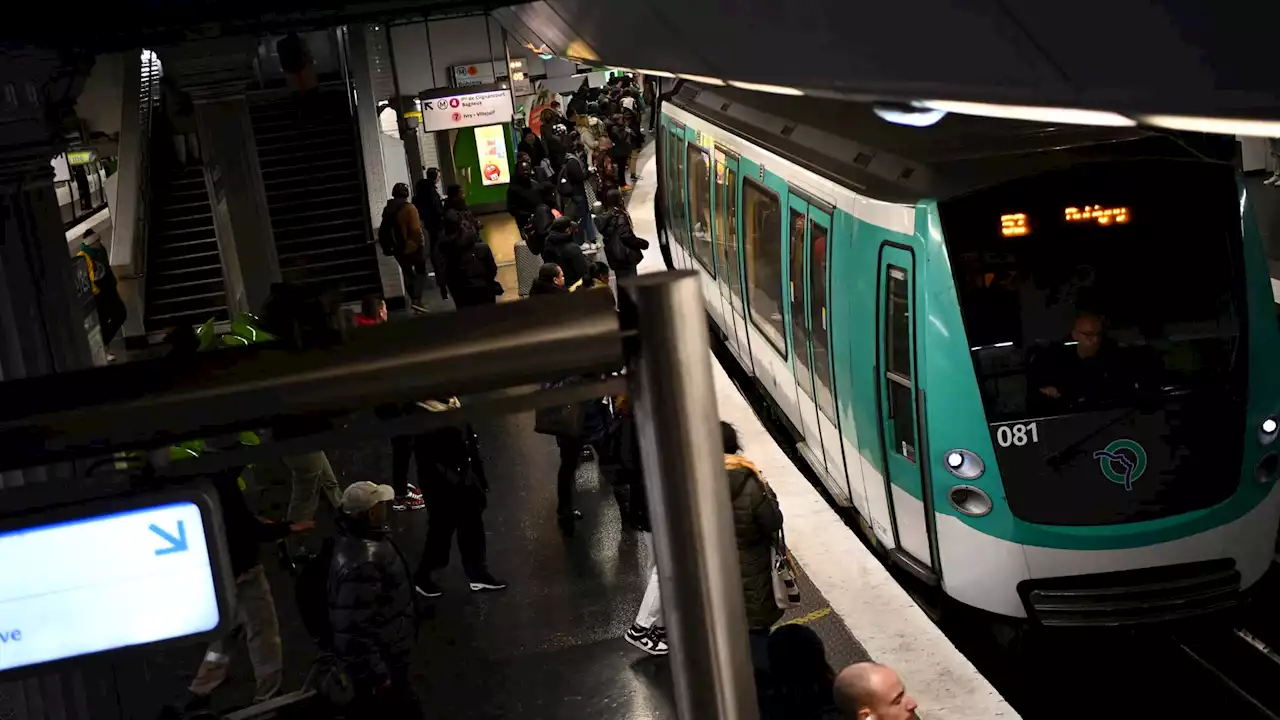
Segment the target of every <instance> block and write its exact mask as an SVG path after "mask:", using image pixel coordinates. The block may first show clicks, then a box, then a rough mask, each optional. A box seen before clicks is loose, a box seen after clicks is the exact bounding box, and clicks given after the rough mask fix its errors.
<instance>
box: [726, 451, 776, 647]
mask: <svg viewBox="0 0 1280 720" xmlns="http://www.w3.org/2000/svg"><path fill="white" fill-rule="evenodd" d="M725 478H726V480H727V482H728V483H729V497H730V498H732V500H733V531H734V535H735V537H736V538H737V541H738V569H739V570H740V571H741V573H742V599H743V601H744V602H745V603H746V606H747V628H748V629H750V630H761V629H767V628H769V627H771V626H772V625H773V624H774V623H776V622H777V621H778V619H779V618H781V617H782V610H780V609H779V608H778V604H777V601H775V600H774V598H773V572H772V564H773V560H772V557H771V555H770V552H769V550H770V548H771V547H772V544H773V537H774V533H777V532H778V531H779V530H781V529H782V509H781V508H780V507H778V500H777V498H775V497H774V496H773V491H771V490H769V489H768V488H766V487H765V484H764V482H763V481H761V480H760V475H759V471H757V470H756V469H755V466H754V465H752V464H751V463H750V462H749V461H748V460H746V459H745V458H743V457H741V456H738V455H725Z"/></svg>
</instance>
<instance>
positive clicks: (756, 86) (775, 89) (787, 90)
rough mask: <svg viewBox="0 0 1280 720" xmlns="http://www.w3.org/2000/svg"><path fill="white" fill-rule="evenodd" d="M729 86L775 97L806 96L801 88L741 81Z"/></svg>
mask: <svg viewBox="0 0 1280 720" xmlns="http://www.w3.org/2000/svg"><path fill="white" fill-rule="evenodd" d="M729 84H730V85H732V86H734V87H736V88H739V89H741V90H751V91H753V92H763V93H773V94H774V95H797V96H799V95H804V91H803V90H801V89H800V88H793V87H787V86H786V85H769V84H768V83H753V82H742V81H740V80H730V81H729Z"/></svg>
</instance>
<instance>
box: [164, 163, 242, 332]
mask: <svg viewBox="0 0 1280 720" xmlns="http://www.w3.org/2000/svg"><path fill="white" fill-rule="evenodd" d="M164 139H167V138H164ZM156 155H159V153H156ZM153 167H154V169H155V174H154V175H153V176H152V177H151V179H150V180H151V187H152V188H153V190H152V192H153V199H152V206H151V227H150V231H149V233H148V238H147V293H146V313H145V323H144V326H145V328H146V331H147V333H148V334H150V333H154V332H160V331H163V330H165V329H168V328H173V327H177V326H179V325H200V324H202V323H204V322H205V321H206V320H209V319H210V318H213V319H214V320H226V319H227V294H226V287H225V285H224V282H223V276H222V258H221V255H219V253H218V238H217V235H216V234H215V232H214V228H213V208H212V207H211V206H210V204H209V193H208V190H207V189H206V187H205V179H204V170H203V168H201V167H199V166H193V167H189V168H185V169H183V168H179V167H173V166H168V164H166V163H157V164H156V165H154V166H153Z"/></svg>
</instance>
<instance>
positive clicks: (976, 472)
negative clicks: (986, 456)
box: [942, 450, 987, 480]
mask: <svg viewBox="0 0 1280 720" xmlns="http://www.w3.org/2000/svg"><path fill="white" fill-rule="evenodd" d="M942 462H943V464H944V465H946V466H947V471H948V472H950V473H951V474H952V475H955V476H956V477H958V478H960V479H961V480H975V479H977V478H979V477H982V473H983V472H985V471H986V469H987V468H986V466H985V465H983V464H982V458H980V457H978V456H977V455H974V454H973V453H971V452H969V451H968V450H948V451H947V454H946V455H943V456H942Z"/></svg>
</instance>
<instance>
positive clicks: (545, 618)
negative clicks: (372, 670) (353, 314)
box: [122, 146, 1017, 720]
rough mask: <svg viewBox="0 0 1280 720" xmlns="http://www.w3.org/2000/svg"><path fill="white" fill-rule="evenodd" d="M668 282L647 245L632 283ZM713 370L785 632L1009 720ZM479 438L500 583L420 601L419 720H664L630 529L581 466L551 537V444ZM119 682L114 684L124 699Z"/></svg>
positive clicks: (246, 694) (642, 191)
mask: <svg viewBox="0 0 1280 720" xmlns="http://www.w3.org/2000/svg"><path fill="white" fill-rule="evenodd" d="M641 160H642V162H641V166H642V167H643V168H644V170H643V173H642V175H643V179H642V180H641V181H640V182H639V183H637V185H636V188H635V190H634V192H633V196H632V198H631V208H632V214H633V218H634V222H635V224H636V230H637V234H638V235H640V236H641V237H647V238H656V233H654V231H653V213H652V202H653V194H654V176H655V174H656V166H655V165H654V163H653V162H652V147H651V146H650V148H648V149H646V151H645V154H644V156H643V157H642V159H641ZM664 269H665V268H664V267H663V265H662V260H661V255H660V253H659V252H658V251H657V246H656V244H655V245H654V247H653V248H652V249H651V250H650V251H649V253H648V256H647V257H646V259H645V263H644V265H643V266H642V268H641V270H642V271H644V272H652V271H661V270H664ZM437 299H438V296H437ZM449 305H451V303H449ZM433 309H435V308H434V307H433ZM439 309H442V310H443V309H447V308H446V307H445V306H444V305H441V306H440V307H439ZM713 372H714V374H715V383H716V391H717V396H718V399H719V407H720V414H721V417H722V418H723V419H724V420H727V421H729V422H731V423H732V424H733V425H734V426H735V427H736V428H737V429H738V432H739V434H740V438H741V440H742V442H743V445H744V450H745V454H746V455H747V456H748V457H750V458H751V459H752V460H753V461H754V462H755V463H756V464H757V465H758V466H759V467H760V468H761V470H762V471H763V473H764V474H765V476H766V477H767V479H768V481H769V483H770V486H771V487H772V488H773V489H774V491H775V492H776V493H777V495H778V498H779V501H780V502H781V505H782V511H783V514H784V517H785V522H786V532H787V540H788V544H789V546H790V548H791V550H792V552H793V554H794V555H795V557H796V558H797V560H798V562H799V565H800V568H801V576H800V588H801V594H802V598H803V603H802V605H801V607H799V608H795V609H793V610H791V611H789V612H788V613H787V614H786V616H785V617H784V618H783V619H782V621H781V622H783V623H802V624H807V625H809V626H810V627H811V628H813V629H814V630H815V631H816V632H817V634H818V635H819V636H820V637H821V638H822V640H823V642H824V645H825V648H826V653H827V657H828V661H829V662H830V664H831V665H832V667H833V668H835V669H836V670H839V669H840V668H842V667H844V666H846V665H848V664H850V663H852V662H856V661H859V660H865V659H874V660H877V661H879V662H883V663H886V664H888V665H890V666H892V667H894V668H895V669H896V670H897V671H898V672H899V673H900V674H901V675H902V677H903V679H904V681H905V683H906V685H907V688H908V692H909V693H911V694H912V696H913V697H915V698H916V700H917V701H918V702H919V703H920V710H919V714H920V716H921V717H925V718H956V719H963V720H968V719H973V720H977V719H978V718H993V717H1002V718H1015V717H1017V715H1016V713H1015V712H1014V711H1013V710H1012V709H1011V708H1010V707H1009V706H1008V705H1007V703H1005V701H1004V700H1003V699H1002V698H1001V697H1000V696H999V694H998V693H997V692H996V691H995V690H994V689H993V688H992V687H991V686H990V685H989V684H988V683H987V682H986V681H985V680H984V679H983V678H982V676H981V675H980V674H979V673H978V672H977V671H976V670H975V669H974V667H973V666H972V665H971V664H970V663H969V662H968V661H967V660H966V659H965V658H964V657H963V656H962V655H961V654H960V653H959V652H958V651H957V650H956V649H955V648H954V647H953V646H952V645H951V644H950V642H948V640H947V639H946V637H945V636H944V635H943V634H942V632H941V631H940V630H938V628H937V627H936V626H935V625H934V624H933V623H932V622H931V621H930V620H929V618H928V617H927V616H926V615H925V613H924V612H923V611H922V610H921V609H920V608H918V607H917V606H916V604H915V603H914V602H913V601H912V599H911V598H910V597H909V596H908V595H907V593H906V592H905V591H904V590H902V588H901V587H899V585H898V584H897V583H896V581H895V580H894V579H893V578H892V577H891V576H890V574H889V572H888V571H887V570H886V569H885V568H884V566H883V565H882V564H881V563H880V561H879V560H878V559H877V558H876V557H875V556H873V555H872V554H871V553H870V552H869V551H868V550H867V549H866V548H865V547H864V546H863V545H862V544H861V542H860V541H859V540H858V538H857V537H856V536H855V535H854V533H853V531H852V530H850V529H849V528H848V527H847V526H846V525H845V523H844V521H843V520H842V519H841V518H840V517H839V516H838V515H837V514H836V513H835V511H834V510H833V509H832V508H831V507H830V506H829V505H828V504H827V502H826V500H825V499H824V498H823V496H822V495H821V494H820V493H819V492H818V490H816V489H815V488H814V487H813V486H812V485H811V484H810V482H809V480H808V479H806V477H805V475H804V474H803V473H801V472H800V471H799V469H798V468H796V466H795V465H794V464H793V462H792V460H791V459H790V458H789V457H788V456H787V455H786V454H785V453H784V452H783V450H782V449H781V448H780V447H779V446H778V444H777V443H776V442H775V441H774V440H773V438H772V437H771V436H770V435H769V434H768V432H767V431H766V430H765V428H764V427H763V426H762V425H761V423H760V422H759V420H758V419H757V418H756V416H755V414H754V412H753V410H752V408H751V406H750V405H749V403H748V402H747V400H746V399H745V398H744V397H743V396H742V394H741V393H740V392H739V390H738V389H737V387H736V386H735V385H734V384H733V382H732V381H731V380H730V378H729V376H728V375H727V373H726V372H725V371H724V369H723V368H721V367H720V366H719V365H718V364H716V363H714V362H713ZM476 430H477V433H478V434H479V436H480V440H481V444H482V450H483V454H484V457H485V464H486V470H487V472H488V475H489V479H490V483H491V486H492V491H491V493H490V498H489V507H488V510H487V511H486V513H485V526H486V531H487V539H488V557H489V565H490V569H491V571H492V573H493V574H494V575H495V576H497V577H498V578H500V579H503V580H505V581H507V582H508V583H509V587H508V588H507V589H506V590H504V591H500V592H491V593H473V592H471V591H470V590H468V587H467V583H466V578H465V577H464V575H463V573H462V570H461V568H460V562H459V560H458V559H457V556H456V552H455V555H454V565H451V566H450V567H449V568H448V569H446V570H445V571H444V572H442V573H439V574H438V576H437V581H438V582H439V583H440V584H441V585H442V586H443V587H444V590H445V592H444V595H443V596H442V597H440V598H436V599H434V600H432V601H429V605H428V607H427V611H428V617H426V618H425V619H424V621H423V623H422V625H421V627H420V636H419V643H418V647H417V651H416V656H415V667H414V672H413V676H412V679H413V683H414V686H415V689H416V691H417V693H418V695H419V697H420V699H421V700H422V703H423V708H424V712H425V715H426V717H429V718H464V717H465V718H507V717H527V718H548V719H552V718H566V719H568V718H584V717H593V718H600V719H601V720H606V719H610V718H635V719H648V718H653V719H661V720H667V719H674V718H675V717H676V713H675V705H674V699H673V694H672V692H673V691H672V678H671V672H670V664H669V662H668V660H667V659H665V658H656V657H650V656H648V655H646V654H645V653H643V652H642V651H640V650H638V649H636V648H633V647H632V646H631V645H629V644H628V643H626V642H625V641H624V640H623V634H624V632H625V631H626V629H627V628H628V627H629V626H630V625H631V623H632V621H633V619H634V617H635V613H636V611H637V609H638V607H639V604H640V600H641V597H642V595H643V593H644V590H645V585H646V583H647V580H648V571H649V567H650V563H651V559H650V555H649V549H648V547H647V543H646V542H645V539H644V537H643V536H642V535H641V534H640V533H636V532H634V531H631V530H627V529H625V528H624V527H623V526H622V524H621V522H620V519H619V516H618V510H617V506H616V503H615V502H614V499H613V495H612V492H611V489H610V487H609V486H608V483H607V481H605V480H603V479H602V478H601V475H600V473H599V471H598V468H597V467H596V465H595V463H594V461H584V462H583V464H582V465H581V466H580V468H579V471H578V483H577V495H576V503H577V507H578V508H579V509H580V510H581V511H582V512H583V514H584V516H585V517H584V519H583V520H582V521H581V522H580V523H578V524H577V525H576V529H575V532H574V533H573V534H572V535H571V536H569V535H565V534H563V533H561V532H560V530H559V528H558V526H557V523H556V518H555V504H556V499H555V475H556V468H557V465H558V454H557V449H556V445H555V441H554V439H553V438H550V437H546V436H542V435H538V434H536V433H535V432H534V431H533V414H532V413H523V414H519V415H512V416H507V417H503V418H491V419H488V420H486V421H483V422H480V423H477V424H476ZM329 456H330V460H331V463H332V465H333V467H334V470H335V472H336V473H338V475H339V480H340V482H341V483H342V484H344V485H345V484H347V483H350V482H353V481H356V480H372V481H375V482H389V480H390V476H391V452H390V445H389V443H373V444H368V445H365V446H361V447H358V448H340V449H336V450H334V451H332V452H330V453H329ZM411 477H412V475H411ZM331 513H332V511H331V510H330V509H329V508H328V507H327V506H325V505H324V503H322V504H321V508H320V511H319V514H320V516H319V517H318V522H319V527H318V529H317V535H318V536H322V535H323V534H324V533H325V532H327V531H328V529H329V528H331V527H332V522H331ZM392 523H393V529H394V535H395V538H396V541H397V543H398V544H399V546H400V548H401V550H402V551H403V552H404V553H405V555H406V557H407V559H408V560H409V562H410V563H411V564H412V565H416V562H417V561H418V559H419V558H420V557H421V554H422V543H423V540H424V539H425V534H426V526H427V512H426V511H425V510H423V511H412V512H399V513H394V514H393V517H392ZM317 539H318V538H317ZM262 555H263V561H264V565H265V567H266V568H267V570H268V576H269V578H270V580H271V584H272V588H273V591H274V594H275V601H276V606H277V612H278V614H279V616H280V622H281V630H282V638H283V642H284V648H285V657H286V662H285V685H284V689H285V691H286V692H287V691H290V690H293V689H296V688H298V687H300V686H301V685H302V683H303V681H304V679H305V677H306V674H307V671H308V669H309V667H310V664H311V662H312V660H313V659H314V657H315V653H316V650H315V647H314V645H313V644H312V642H311V640H310V639H309V638H308V637H307V635H306V633H305V631H304V630H303V628H302V627H301V624H300V622H299V620H298V617H297V612H296V610H295V608H294V602H293V588H292V582H291V579H290V577H289V575H288V574H287V573H286V572H285V571H284V570H283V569H282V568H281V567H280V565H279V563H278V562H276V561H275V559H274V556H273V551H272V548H271V547H269V546H264V547H263V552H262ZM202 653H203V649H202V648H181V649H174V650H167V651H164V652H161V653H152V654H150V655H149V656H148V657H147V659H146V660H145V661H143V669H142V670H141V672H140V673H138V677H137V678H136V682H137V688H136V689H137V690H138V692H133V693H129V695H130V696H132V698H133V699H132V700H124V701H123V702H126V703H133V704H136V705H137V706H136V707H131V708H129V709H128V710H126V712H125V716H128V717H155V716H156V715H155V712H156V711H157V710H158V708H157V707H154V704H153V703H152V702H151V701H148V700H143V699H142V698H145V697H151V698H156V697H157V691H160V692H161V694H162V695H163V697H162V698H159V700H161V701H165V702H171V703H176V702H178V701H180V700H181V698H182V696H183V694H184V689H185V684H186V683H187V682H189V680H190V678H191V676H192V674H193V673H194V670H195V668H196V666H197V665H198V663H199V661H200V657H201V655H202ZM233 654H234V658H235V659H234V661H233V666H232V670H231V676H230V679H229V681H228V683H227V684H226V686H224V687H223V688H221V689H220V690H219V691H218V693H217V694H216V695H215V698H216V699H215V703H214V707H215V709H223V710H226V709H230V708H235V707H243V706H246V705H248V704H249V703H250V701H251V695H252V688H253V680H252V671H251V669H250V666H249V663H248V661H247V658H246V653H245V652H244V649H243V648H242V647H241V648H238V649H237V650H235V651H234V652H233ZM129 686H130V683H128V682H124V683H122V694H124V692H125V690H127V689H128V688H129ZM144 687H145V688H146V690H145V691H144V690H143V688H144ZM308 717H310V715H308Z"/></svg>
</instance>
